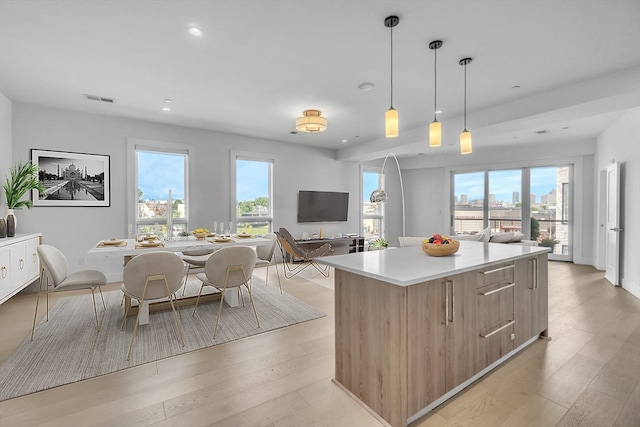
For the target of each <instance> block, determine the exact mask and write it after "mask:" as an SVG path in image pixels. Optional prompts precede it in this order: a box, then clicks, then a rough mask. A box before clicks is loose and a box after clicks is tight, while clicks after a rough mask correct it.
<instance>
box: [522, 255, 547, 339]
mask: <svg viewBox="0 0 640 427" xmlns="http://www.w3.org/2000/svg"><path fill="white" fill-rule="evenodd" d="M547 275H548V263H547V255H546V254H543V255H538V256H535V257H531V258H526V259H520V260H517V261H516V287H515V319H516V324H515V335H516V337H515V338H516V339H515V346H516V347H518V346H520V345H522V344H524V343H525V342H526V341H528V340H529V339H530V338H532V337H534V336H536V335H538V334H540V333H542V332H544V331H546V330H547V327H548V326H547V325H548V317H549V316H548V315H549V306H548V286H547V280H548V279H547Z"/></svg>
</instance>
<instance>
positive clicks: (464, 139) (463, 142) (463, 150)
mask: <svg viewBox="0 0 640 427" xmlns="http://www.w3.org/2000/svg"><path fill="white" fill-rule="evenodd" d="M469 63H471V58H464V59H461V60H460V62H459V64H460V65H463V66H464V130H463V131H462V132H461V133H460V154H470V153H471V151H472V149H471V132H469V131H468V130H467V64H469Z"/></svg>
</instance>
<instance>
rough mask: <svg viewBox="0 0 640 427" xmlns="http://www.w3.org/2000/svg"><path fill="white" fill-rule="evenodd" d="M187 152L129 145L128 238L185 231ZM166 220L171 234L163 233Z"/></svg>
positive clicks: (161, 145) (179, 147)
mask: <svg viewBox="0 0 640 427" xmlns="http://www.w3.org/2000/svg"><path fill="white" fill-rule="evenodd" d="M189 152H190V149H189V147H187V146H182V145H175V144H166V143H156V142H153V141H141V140H137V141H131V142H130V156H131V158H132V159H133V173H132V174H131V175H132V179H130V184H131V188H132V189H135V192H134V193H133V192H132V193H130V194H131V196H130V197H132V198H133V203H132V206H133V209H132V212H131V215H132V217H133V218H134V223H133V225H130V226H129V234H130V235H133V234H136V233H154V234H158V235H159V236H161V237H165V236H175V235H177V234H178V233H179V232H181V231H187V230H188V213H189V208H188V197H187V194H188V191H187V189H188V176H189ZM169 200H171V202H170V203H171V204H170V205H169ZM169 210H170V211H169ZM169 212H171V216H170V218H169V215H168V213H169ZM169 219H170V222H171V230H167V223H168V222H169Z"/></svg>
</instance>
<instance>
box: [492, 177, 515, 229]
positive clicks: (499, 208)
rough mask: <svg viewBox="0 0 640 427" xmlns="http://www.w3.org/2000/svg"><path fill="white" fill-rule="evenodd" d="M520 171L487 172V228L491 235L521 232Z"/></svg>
mask: <svg viewBox="0 0 640 427" xmlns="http://www.w3.org/2000/svg"><path fill="white" fill-rule="evenodd" d="M521 191H522V169H516V170H498V171H489V227H490V228H491V232H492V233H502V232H510V231H511V232H513V231H520V232H522V201H521V200H520V193H521Z"/></svg>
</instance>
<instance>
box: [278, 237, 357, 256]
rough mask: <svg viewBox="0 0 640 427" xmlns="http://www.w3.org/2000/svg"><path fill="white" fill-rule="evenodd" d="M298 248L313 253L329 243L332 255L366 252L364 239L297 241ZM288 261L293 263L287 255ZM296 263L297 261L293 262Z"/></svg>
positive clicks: (341, 238) (338, 238) (344, 238)
mask: <svg viewBox="0 0 640 427" xmlns="http://www.w3.org/2000/svg"><path fill="white" fill-rule="evenodd" d="M296 243H297V244H298V246H300V247H302V248H303V249H304V250H306V251H312V250H314V249H317V248H319V247H320V246H322V245H324V244H325V243H328V244H330V245H331V248H332V249H333V254H332V255H340V254H350V253H355V252H364V237H361V236H357V237H337V238H334V239H304V240H296ZM287 261H292V260H291V259H290V258H289V254H287ZM293 261H296V260H293Z"/></svg>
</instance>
